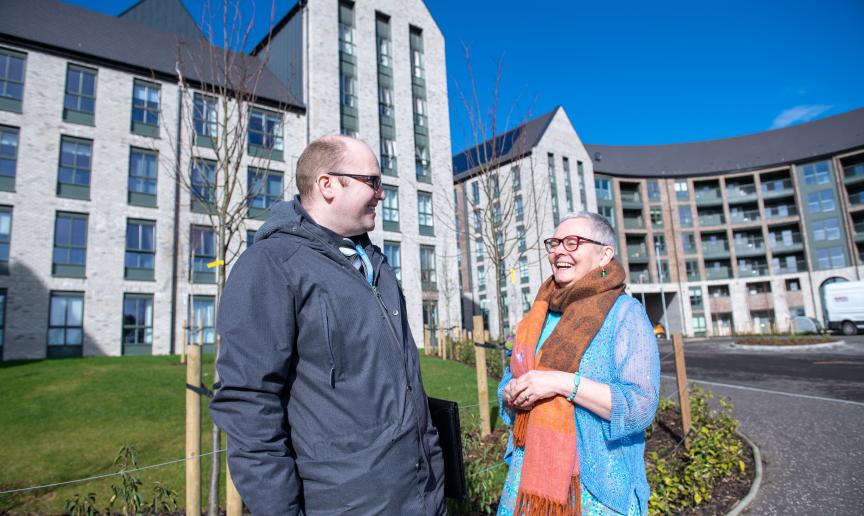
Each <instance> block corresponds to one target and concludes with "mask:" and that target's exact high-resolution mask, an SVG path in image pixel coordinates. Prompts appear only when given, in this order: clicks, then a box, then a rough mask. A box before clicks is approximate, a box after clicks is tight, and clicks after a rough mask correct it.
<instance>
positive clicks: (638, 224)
mask: <svg viewBox="0 0 864 516" xmlns="http://www.w3.org/2000/svg"><path fill="white" fill-rule="evenodd" d="M624 228H625V229H644V228H645V219H643V218H642V217H638V218H630V217H624Z"/></svg>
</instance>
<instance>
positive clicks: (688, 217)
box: [678, 206, 693, 228]
mask: <svg viewBox="0 0 864 516" xmlns="http://www.w3.org/2000/svg"><path fill="white" fill-rule="evenodd" d="M678 221H679V222H680V224H681V225H682V226H683V227H685V228H689V227H690V226H692V225H693V212H692V211H691V210H690V206H678Z"/></svg>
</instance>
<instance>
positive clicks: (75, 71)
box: [63, 64, 96, 125]
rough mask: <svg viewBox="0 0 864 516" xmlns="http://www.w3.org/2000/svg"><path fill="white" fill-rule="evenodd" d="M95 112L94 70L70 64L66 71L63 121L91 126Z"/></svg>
mask: <svg viewBox="0 0 864 516" xmlns="http://www.w3.org/2000/svg"><path fill="white" fill-rule="evenodd" d="M95 111H96V70H93V69H92V68H84V67H82V66H77V65H73V64H70V65H69V67H68V68H67V69H66V94H65V95H64V97H63V120H65V121H67V122H72V123H75V124H86V125H93V115H94V113H95Z"/></svg>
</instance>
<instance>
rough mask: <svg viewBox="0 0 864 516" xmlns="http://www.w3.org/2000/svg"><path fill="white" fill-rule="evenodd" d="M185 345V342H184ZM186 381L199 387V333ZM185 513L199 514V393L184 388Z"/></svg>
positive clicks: (189, 353) (190, 354) (188, 362)
mask: <svg viewBox="0 0 864 516" xmlns="http://www.w3.org/2000/svg"><path fill="white" fill-rule="evenodd" d="M183 345H184V346H185V345H186V343H185V342H184V343H183ZM186 362H187V363H186V383H187V384H189V385H191V386H193V387H201V333H199V334H198V344H197V345H196V344H195V343H192V344H190V346H189V350H188V353H187V361H186ZM186 514H201V395H200V394H198V393H197V392H195V391H193V390H191V389H188V388H187V389H186Z"/></svg>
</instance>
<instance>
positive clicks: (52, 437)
mask: <svg viewBox="0 0 864 516" xmlns="http://www.w3.org/2000/svg"><path fill="white" fill-rule="evenodd" d="M421 353H422V351H421ZM178 361H179V360H178V358H177V357H174V356H166V357H161V356H160V357H94V358H79V359H65V360H43V361H37V362H18V363H14V362H13V363H0V393H2V398H0V400H2V401H0V403H2V407H3V408H2V411H0V443H2V447H0V491H4V490H8V489H15V488H19V487H27V486H31V485H38V484H49V483H55V482H61V481H65V480H72V479H78V478H84V477H90V476H95V475H100V474H105V473H111V472H114V471H116V467H115V466H114V465H113V461H114V458H115V456H116V455H117V451H118V450H119V449H120V447H121V446H122V445H124V444H131V445H133V446H134V447H135V448H136V450H137V452H138V464H139V466H146V465H150V464H158V463H162V462H166V461H170V460H175V459H181V458H182V457H183V455H184V447H185V442H186V441H185V433H184V432H185V430H184V424H185V403H186V402H185V389H184V387H183V386H184V385H185V382H186V370H185V367H184V366H181V365H180V364H179V363H178ZM212 362H213V357H212V355H211V356H205V357H204V368H203V369H204V384H205V385H209V384H211V383H212ZM421 366H422V372H423V381H424V385H425V387H426V391H427V393H428V394H429V395H430V396H435V397H438V398H445V399H449V400H454V401H458V402H459V404H460V406H465V405H475V404H476V403H477V382H476V378H475V375H474V370H473V369H470V368H468V367H466V366H464V365H462V364H459V363H456V362H448V361H443V360H439V359H437V358H427V357H421ZM495 387H496V383H495V382H494V381H493V380H491V379H490V385H489V399H490V402H491V403H493V404H494V403H495ZM492 411H493V413H494V412H495V409H494V407H493V410H492ZM477 419H478V412H477V407H466V408H465V409H464V410H463V411H462V425H463V427H465V426H467V425H469V424H475V423H476V420H477ZM493 421H494V419H493ZM209 424H210V423H209V414H208V411H207V405H206V403H205V404H204V405H203V407H202V426H203V429H204V432H203V436H202V440H201V441H202V453H207V452H209V451H210V450H211V447H210V433H209ZM223 442H224V437H223ZM223 446H224V444H223ZM209 468H210V461H209V457H203V458H202V481H203V483H204V484H205V485H206V483H207V479H208V478H209ZM223 469H224V464H223ZM137 475H138V476H139V477H140V478H141V480H142V482H143V484H142V488H141V493H142V494H143V495H144V496H145V497H148V496H149V495H150V493H151V489H152V485H153V482H155V481H161V482H163V483H165V484H166V485H167V486H168V487H170V488H172V489H173V490H175V491H176V492H177V493H178V501H179V502H180V505H181V507H182V506H183V503H184V502H183V500H184V492H185V473H184V465H183V464H182V463H177V464H172V465H169V466H164V467H160V468H155V469H150V470H145V471H141V472H139V473H137ZM223 479H224V471H223ZM112 483H119V477H112V478H107V479H101V480H93V481H89V482H85V483H78V484H72V485H67V486H62V487H57V488H51V489H43V490H38V491H35V492H31V493H28V494H15V495H0V513H3V512H5V511H22V512H37V513H61V512H63V508H64V504H65V502H66V500H67V499H68V498H70V497H72V496H73V495H74V494H75V493H80V494H82V495H84V494H87V493H91V492H92V493H95V494H96V497H97V502H98V504H99V506H100V507H101V506H107V504H108V500H109V498H110V496H111V484H112ZM221 499H222V500H224V492H223V493H222V494H221ZM206 500H207V495H206V489H205V493H204V494H203V496H202V503H205V504H206ZM222 505H223V507H224V502H223V503H222Z"/></svg>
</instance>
